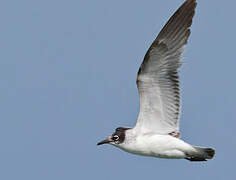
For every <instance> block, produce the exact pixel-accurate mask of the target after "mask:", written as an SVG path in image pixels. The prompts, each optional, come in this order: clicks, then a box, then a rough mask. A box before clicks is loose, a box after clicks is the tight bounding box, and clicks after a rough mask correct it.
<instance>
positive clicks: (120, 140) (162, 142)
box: [97, 0, 215, 161]
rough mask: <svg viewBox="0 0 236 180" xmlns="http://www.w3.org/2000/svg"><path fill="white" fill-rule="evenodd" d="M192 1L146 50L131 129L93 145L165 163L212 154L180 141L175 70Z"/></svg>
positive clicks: (188, 0)
mask: <svg viewBox="0 0 236 180" xmlns="http://www.w3.org/2000/svg"><path fill="white" fill-rule="evenodd" d="M196 5H197V3H196V0H186V1H185V2H184V3H183V4H182V6H181V7H180V8H179V9H178V10H177V11H176V12H175V13H174V15H173V16H172V17H171V18H170V19H169V21H168V22H167V23H166V24H165V26H164V27H163V29H162V30H161V32H160V33H159V34H158V36H157V38H156V39H155V40H154V42H153V43H152V45H151V46H150V48H149V49H148V51H147V53H146V55H145V57H144V60H143V62H142V64H141V66H140V68H139V71H138V75H137V79H136V83H137V86H138V92H139V98H140V111H139V115H138V119H137V123H136V125H135V127H134V128H128V127H119V128H117V129H116V130H115V132H114V133H113V134H112V135H110V136H108V138H107V139H105V140H103V141H101V142H99V143H98V144H97V145H102V144H111V145H113V146H115V147H118V148H120V149H122V150H124V151H126V152H129V153H132V154H137V155H142V156H151V157H157V158H167V159H187V160H189V161H206V160H207V159H212V158H213V157H214V154H215V150H214V149H212V148H205V147H199V146H193V145H190V144H188V143H186V142H184V141H183V140H182V139H180V131H179V119H180V109H181V105H180V92H179V91H180V89H179V75H178V69H179V67H180V66H181V61H180V59H181V56H182V53H183V51H184V46H185V45H186V44H187V41H188V38H189V35H190V26H191V24H192V19H193V16H194V13H195V8H196Z"/></svg>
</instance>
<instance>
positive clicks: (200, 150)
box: [186, 146, 215, 161]
mask: <svg viewBox="0 0 236 180" xmlns="http://www.w3.org/2000/svg"><path fill="white" fill-rule="evenodd" d="M193 147H194V148H195V149H196V150H197V153H194V154H193V155H190V156H189V157H187V158H186V159H187V160H189V161H206V160H207V159H212V158H213V157H214V155H215V150H214V149H212V148H205V147H198V146H193Z"/></svg>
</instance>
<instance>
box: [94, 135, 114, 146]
mask: <svg viewBox="0 0 236 180" xmlns="http://www.w3.org/2000/svg"><path fill="white" fill-rule="evenodd" d="M110 142H112V139H111V137H110V136H109V137H108V138H107V139H105V140H103V141H101V142H99V143H97V145H98V146H99V145H102V144H108V143H110Z"/></svg>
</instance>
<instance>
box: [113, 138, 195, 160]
mask: <svg viewBox="0 0 236 180" xmlns="http://www.w3.org/2000/svg"><path fill="white" fill-rule="evenodd" d="M118 147H120V148H121V149H123V150H124V151H127V152H129V153H133V154H138V155H143V156H153V157H160V158H175V159H180V158H185V157H186V153H188V152H193V151H195V149H194V148H193V147H192V146H191V145H189V144H187V143H185V142H184V141H182V140H181V139H178V138H175V137H172V136H170V135H140V136H138V137H137V138H136V139H135V140H134V141H130V142H129V143H126V144H123V145H122V144H121V145H120V146H118Z"/></svg>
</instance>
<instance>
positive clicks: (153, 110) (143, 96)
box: [135, 0, 196, 134]
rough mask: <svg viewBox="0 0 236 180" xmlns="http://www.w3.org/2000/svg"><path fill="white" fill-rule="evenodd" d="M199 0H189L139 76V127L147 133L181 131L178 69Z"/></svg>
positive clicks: (159, 39) (155, 45) (153, 48)
mask: <svg viewBox="0 0 236 180" xmlns="http://www.w3.org/2000/svg"><path fill="white" fill-rule="evenodd" d="M195 7H196V0H187V1H185V3H184V4H183V5H182V6H181V7H180V8H179V9H178V10H177V11H176V12H175V14H174V15H173V16H172V17H171V18H170V19H169V21H168V22H167V23H166V25H165V26H164V28H163V29H162V30H161V32H160V33H159V35H158V36H157V38H156V39H155V41H154V42H153V43H152V45H151V47H150V48H149V49H148V51H147V53H146V55H145V57H144V60H143V63H142V65H141V67H140V69H139V72H138V76H137V86H138V91H139V98H140V112H139V116H138V120H137V123H136V126H135V128H136V129H137V128H139V129H141V130H142V131H143V132H150V131H152V132H155V133H159V134H170V133H173V132H174V133H178V132H179V116H180V108H181V107H180V93H179V76H178V68H179V67H180V65H181V62H180V58H181V55H182V53H183V50H184V45H185V44H186V43H187V40H188V37H189V35H190V29H189V28H190V26H191V24H192V19H193V16H194V11H195Z"/></svg>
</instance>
